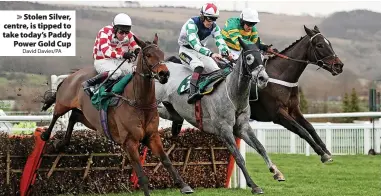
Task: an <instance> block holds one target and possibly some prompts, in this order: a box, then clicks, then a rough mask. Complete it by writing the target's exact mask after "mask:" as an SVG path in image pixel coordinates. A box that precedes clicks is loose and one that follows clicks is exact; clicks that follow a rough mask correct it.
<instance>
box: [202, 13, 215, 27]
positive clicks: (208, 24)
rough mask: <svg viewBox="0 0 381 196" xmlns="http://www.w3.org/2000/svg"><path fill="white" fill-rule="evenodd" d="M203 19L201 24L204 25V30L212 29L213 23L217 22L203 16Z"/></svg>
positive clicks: (212, 18)
mask: <svg viewBox="0 0 381 196" xmlns="http://www.w3.org/2000/svg"><path fill="white" fill-rule="evenodd" d="M204 17H205V19H204V22H203V23H204V26H205V28H210V27H212V25H213V22H215V21H216V20H217V18H216V17H209V16H204Z"/></svg>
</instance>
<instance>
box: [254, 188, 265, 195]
mask: <svg viewBox="0 0 381 196" xmlns="http://www.w3.org/2000/svg"><path fill="white" fill-rule="evenodd" d="M251 193H253V194H263V193H264V192H263V191H262V189H261V188H259V187H254V188H253V189H252V190H251Z"/></svg>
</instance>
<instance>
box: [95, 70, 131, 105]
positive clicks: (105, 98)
mask: <svg viewBox="0 0 381 196" xmlns="http://www.w3.org/2000/svg"><path fill="white" fill-rule="evenodd" d="M131 79H132V74H127V75H125V76H123V77H119V78H118V79H117V80H108V81H106V82H105V83H104V84H103V85H102V86H101V87H99V86H100V84H98V85H96V86H95V88H94V89H98V90H97V91H96V92H93V94H94V95H93V96H92V97H91V98H90V99H91V103H92V104H93V105H94V107H95V108H96V109H97V110H101V109H103V110H107V108H108V107H113V106H116V105H118V103H119V100H120V98H119V97H116V96H115V95H114V94H118V95H121V94H122V93H123V90H124V88H125V87H126V85H127V84H128V82H129V81H130V80H131Z"/></svg>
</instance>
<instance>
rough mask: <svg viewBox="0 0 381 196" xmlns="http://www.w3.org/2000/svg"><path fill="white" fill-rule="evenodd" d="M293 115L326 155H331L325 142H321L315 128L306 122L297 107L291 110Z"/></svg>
mask: <svg viewBox="0 0 381 196" xmlns="http://www.w3.org/2000/svg"><path fill="white" fill-rule="evenodd" d="M292 115H293V117H294V118H295V120H296V121H297V122H298V123H299V124H300V125H301V126H302V127H304V128H305V129H306V130H307V131H308V133H309V134H310V135H311V136H312V138H313V139H314V140H315V142H316V143H317V144H318V145H319V146H320V147H321V148H322V149H323V150H324V152H326V153H327V154H328V155H330V156H331V152H329V150H328V149H327V146H326V145H325V143H324V142H323V140H322V139H321V138H320V136H319V135H318V134H317V133H316V130H315V129H314V127H313V126H312V125H311V123H310V122H308V120H306V119H305V118H304V117H303V114H302V113H301V111H300V109H299V108H297V109H295V110H293V113H292Z"/></svg>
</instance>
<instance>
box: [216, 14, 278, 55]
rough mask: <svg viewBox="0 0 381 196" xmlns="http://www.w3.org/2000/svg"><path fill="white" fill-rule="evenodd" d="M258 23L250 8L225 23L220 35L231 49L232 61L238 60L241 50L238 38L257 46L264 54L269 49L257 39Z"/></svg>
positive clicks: (268, 46)
mask: <svg viewBox="0 0 381 196" xmlns="http://www.w3.org/2000/svg"><path fill="white" fill-rule="evenodd" d="M259 22H260V20H259V17H258V12H257V11H256V10H254V9H250V8H245V9H244V10H242V12H241V15H240V17H232V18H229V19H228V20H227V21H226V22H225V26H224V28H223V29H222V30H221V34H222V37H223V39H224V40H225V42H226V44H227V45H228V47H229V48H230V49H231V53H232V54H233V59H235V60H236V59H238V57H239V54H240V53H241V50H242V49H241V46H240V44H239V42H238V37H241V39H242V40H243V41H244V42H245V43H246V44H257V45H258V48H259V49H260V50H263V51H264V52H267V50H268V49H269V48H270V47H271V45H266V44H264V43H263V42H262V41H261V40H260V38H259V35H258V30H257V28H256V27H255V25H256V24H257V23H259ZM273 51H275V52H277V51H278V50H277V49H275V48H274V49H273Z"/></svg>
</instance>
